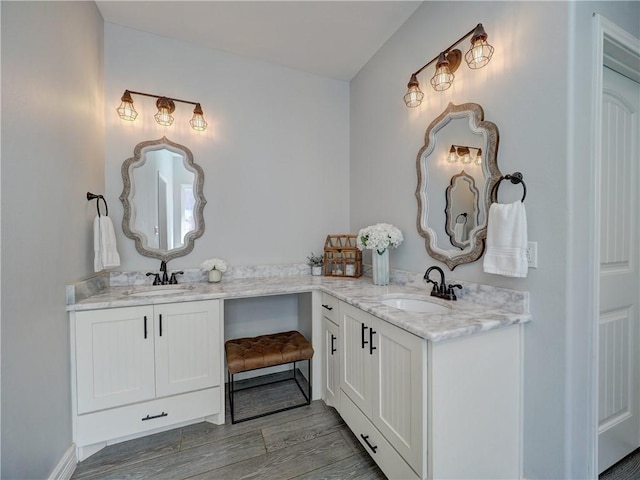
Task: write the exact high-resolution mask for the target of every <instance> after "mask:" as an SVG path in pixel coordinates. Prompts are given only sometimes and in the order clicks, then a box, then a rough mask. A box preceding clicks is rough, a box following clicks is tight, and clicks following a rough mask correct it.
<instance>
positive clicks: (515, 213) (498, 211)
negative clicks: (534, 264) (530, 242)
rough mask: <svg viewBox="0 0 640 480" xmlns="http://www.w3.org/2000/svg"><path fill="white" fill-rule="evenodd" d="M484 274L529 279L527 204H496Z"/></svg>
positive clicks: (492, 215)
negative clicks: (525, 206) (527, 277)
mask: <svg viewBox="0 0 640 480" xmlns="http://www.w3.org/2000/svg"><path fill="white" fill-rule="evenodd" d="M483 265H484V271H485V272H487V273H495V274H496V275H504V276H505V277H526V276H527V273H528V269H529V266H528V264H527V214H526V211H525V209H524V203H522V202H521V201H517V202H514V203H507V204H499V203H494V204H492V205H491V207H490V208H489V219H488V223H487V252H486V253H485V255H484V262H483Z"/></svg>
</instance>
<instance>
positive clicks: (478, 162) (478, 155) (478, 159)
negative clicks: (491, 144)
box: [475, 148, 482, 165]
mask: <svg viewBox="0 0 640 480" xmlns="http://www.w3.org/2000/svg"><path fill="white" fill-rule="evenodd" d="M475 164H476V165H482V149H481V148H479V149H478V153H476V160H475Z"/></svg>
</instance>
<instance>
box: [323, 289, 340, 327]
mask: <svg viewBox="0 0 640 480" xmlns="http://www.w3.org/2000/svg"><path fill="white" fill-rule="evenodd" d="M339 304H340V300H338V299H337V298H336V297H332V296H331V295H327V294H326V293H323V294H322V316H324V317H327V318H328V319H329V320H331V321H332V322H333V323H335V324H336V325H338V326H340V323H339V322H340V319H339V317H338V305H339Z"/></svg>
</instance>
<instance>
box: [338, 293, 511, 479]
mask: <svg viewBox="0 0 640 480" xmlns="http://www.w3.org/2000/svg"><path fill="white" fill-rule="evenodd" d="M339 312H340V338H341V341H342V343H341V345H342V365H341V373H340V389H341V399H340V414H341V416H342V418H343V419H344V420H345V422H346V423H347V425H348V426H349V428H350V429H351V430H352V431H353V433H354V434H355V436H356V437H357V438H358V440H360V442H361V443H362V445H363V446H364V447H365V449H366V450H367V451H368V452H369V454H370V455H371V457H372V458H373V459H374V460H375V461H376V463H377V464H378V465H379V466H380V468H381V469H382V471H383V472H384V473H385V474H386V475H387V476H388V477H389V478H394V479H405V478H412V479H415V478H421V479H426V478H429V479H460V478H473V479H513V478H521V460H520V459H521V403H522V398H521V390H522V385H521V382H522V380H521V378H522V377H521V375H522V332H521V328H520V326H519V325H516V326H511V327H505V328H500V329H495V330H491V331H489V332H485V333H476V334H473V335H466V336H462V337H458V338H454V339H451V340H445V341H439V342H430V341H427V340H425V339H423V338H420V337H417V336H415V335H413V334H411V333H409V332H407V331H405V330H403V329H401V328H399V327H396V326H395V325H393V324H391V323H389V322H386V321H384V320H381V319H379V318H377V317H375V316H373V315H370V314H369V313H366V312H364V311H362V310H359V309H358V308H355V307H353V306H352V305H349V304H347V303H344V302H340V305H339Z"/></svg>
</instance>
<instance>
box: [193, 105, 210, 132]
mask: <svg viewBox="0 0 640 480" xmlns="http://www.w3.org/2000/svg"><path fill="white" fill-rule="evenodd" d="M189 123H190V124H191V128H193V129H194V130H196V131H198V132H203V131H204V130H206V129H207V125H208V124H207V122H206V121H205V119H204V116H203V112H202V107H200V104H199V103H198V104H196V108H194V109H193V118H191V120H189Z"/></svg>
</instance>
